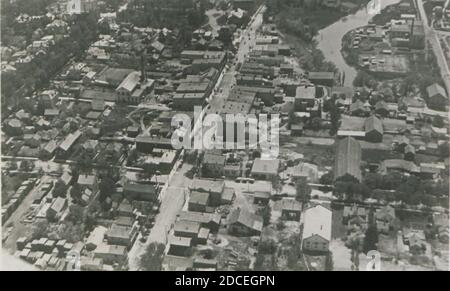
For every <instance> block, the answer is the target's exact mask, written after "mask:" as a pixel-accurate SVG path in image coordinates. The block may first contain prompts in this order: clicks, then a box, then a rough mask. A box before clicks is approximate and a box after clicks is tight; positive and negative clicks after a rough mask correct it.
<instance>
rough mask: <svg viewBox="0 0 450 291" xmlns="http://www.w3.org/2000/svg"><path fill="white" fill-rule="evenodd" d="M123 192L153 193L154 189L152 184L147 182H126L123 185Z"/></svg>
mask: <svg viewBox="0 0 450 291" xmlns="http://www.w3.org/2000/svg"><path fill="white" fill-rule="evenodd" d="M123 191H124V192H128V191H129V192H137V193H151V194H154V193H155V192H156V189H155V187H154V186H152V185H148V184H132V183H127V184H125V186H124V187H123Z"/></svg>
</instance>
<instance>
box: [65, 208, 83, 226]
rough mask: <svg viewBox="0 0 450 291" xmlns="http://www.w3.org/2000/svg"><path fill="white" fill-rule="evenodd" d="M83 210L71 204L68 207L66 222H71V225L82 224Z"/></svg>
mask: <svg viewBox="0 0 450 291" xmlns="http://www.w3.org/2000/svg"><path fill="white" fill-rule="evenodd" d="M84 218H85V210H84V208H83V207H81V206H79V205H76V204H73V205H70V208H69V215H67V220H68V221H71V222H73V224H77V223H84Z"/></svg>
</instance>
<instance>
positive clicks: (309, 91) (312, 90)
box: [295, 86, 316, 99]
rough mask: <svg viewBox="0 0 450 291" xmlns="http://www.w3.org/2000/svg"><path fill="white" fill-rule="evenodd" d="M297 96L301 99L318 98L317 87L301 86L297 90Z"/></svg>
mask: <svg viewBox="0 0 450 291" xmlns="http://www.w3.org/2000/svg"><path fill="white" fill-rule="evenodd" d="M295 92H296V93H295V98H296V99H297V98H300V99H315V98H316V87H314V86H308V87H305V86H299V87H297V89H296V91H295Z"/></svg>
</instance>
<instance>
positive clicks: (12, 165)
mask: <svg viewBox="0 0 450 291" xmlns="http://www.w3.org/2000/svg"><path fill="white" fill-rule="evenodd" d="M8 169H9V170H11V171H16V170H17V163H16V162H15V161H11V162H9V163H8Z"/></svg>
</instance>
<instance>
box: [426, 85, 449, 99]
mask: <svg viewBox="0 0 450 291" xmlns="http://www.w3.org/2000/svg"><path fill="white" fill-rule="evenodd" d="M427 93H428V97H434V96H436V95H441V96H443V97H447V94H446V93H445V89H444V88H443V87H442V86H441V85H439V84H437V83H434V84H433V85H430V86H428V87H427Z"/></svg>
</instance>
